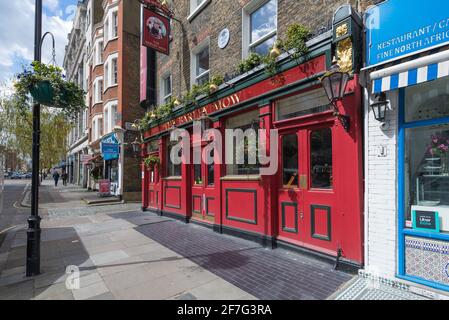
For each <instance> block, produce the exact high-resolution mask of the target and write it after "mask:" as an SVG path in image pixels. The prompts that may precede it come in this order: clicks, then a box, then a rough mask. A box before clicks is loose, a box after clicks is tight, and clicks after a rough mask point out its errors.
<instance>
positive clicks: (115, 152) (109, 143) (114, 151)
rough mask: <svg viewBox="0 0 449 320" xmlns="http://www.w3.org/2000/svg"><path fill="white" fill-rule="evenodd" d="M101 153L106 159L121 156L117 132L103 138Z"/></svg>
mask: <svg viewBox="0 0 449 320" xmlns="http://www.w3.org/2000/svg"><path fill="white" fill-rule="evenodd" d="M101 154H102V155H103V159H104V160H105V161H108V160H115V159H118V158H119V154H120V145H119V142H118V139H117V137H116V136H115V134H110V135H108V136H106V137H104V138H103V139H102V140H101Z"/></svg>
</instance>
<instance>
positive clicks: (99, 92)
mask: <svg viewBox="0 0 449 320" xmlns="http://www.w3.org/2000/svg"><path fill="white" fill-rule="evenodd" d="M101 101H103V78H101V77H98V78H96V79H95V81H94V103H100V102H101Z"/></svg>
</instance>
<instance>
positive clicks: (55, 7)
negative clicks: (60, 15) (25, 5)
mask: <svg viewBox="0 0 449 320" xmlns="http://www.w3.org/2000/svg"><path fill="white" fill-rule="evenodd" d="M43 5H44V7H46V8H47V9H48V10H50V11H51V12H53V13H57V12H59V0H45V1H43Z"/></svg>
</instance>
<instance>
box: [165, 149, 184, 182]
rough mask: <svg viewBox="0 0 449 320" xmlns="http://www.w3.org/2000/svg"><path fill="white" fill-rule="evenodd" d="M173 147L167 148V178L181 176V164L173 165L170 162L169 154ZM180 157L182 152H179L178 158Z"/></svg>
mask: <svg viewBox="0 0 449 320" xmlns="http://www.w3.org/2000/svg"><path fill="white" fill-rule="evenodd" d="M172 148H173V146H172V145H169V146H168V148H167V159H168V160H167V164H168V165H167V168H168V172H167V174H168V176H169V177H180V176H181V164H174V163H173V162H172V159H171V157H170V153H171V150H172ZM181 155H182V150H179V157H181Z"/></svg>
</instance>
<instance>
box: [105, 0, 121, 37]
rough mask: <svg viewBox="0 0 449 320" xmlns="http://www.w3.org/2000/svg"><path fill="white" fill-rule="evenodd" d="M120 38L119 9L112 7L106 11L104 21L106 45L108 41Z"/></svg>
mask: <svg viewBox="0 0 449 320" xmlns="http://www.w3.org/2000/svg"><path fill="white" fill-rule="evenodd" d="M117 37H118V7H117V6H114V7H110V8H108V9H107V10H106V13H105V19H104V39H105V45H106V44H107V43H108V41H111V40H114V39H115V38H117Z"/></svg>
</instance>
